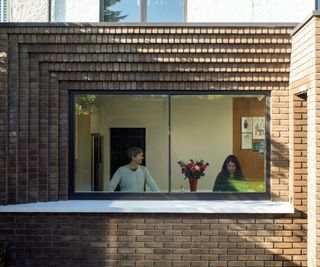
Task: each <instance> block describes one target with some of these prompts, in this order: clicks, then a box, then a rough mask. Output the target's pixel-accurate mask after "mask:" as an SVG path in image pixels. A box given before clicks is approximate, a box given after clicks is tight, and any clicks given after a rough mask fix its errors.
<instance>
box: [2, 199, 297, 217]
mask: <svg viewBox="0 0 320 267" xmlns="http://www.w3.org/2000/svg"><path fill="white" fill-rule="evenodd" d="M0 212H30V213H33V212H43V213H52V212H59V213H60V212H66V213H92V212H94V213H96V212H98V213H225V214H226V213H251V214H259V213H260V214H261V213H271V214H276V213H278V214H279V213H281V214H284V213H294V208H293V206H292V204H291V203H289V202H272V201H220V200H219V201H128V200H127V201H122V200H68V201H56V202H38V203H30V204H17V205H1V206H0Z"/></svg>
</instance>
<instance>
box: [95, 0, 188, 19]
mask: <svg viewBox="0 0 320 267" xmlns="http://www.w3.org/2000/svg"><path fill="white" fill-rule="evenodd" d="M147 4H148V0H140V21H139V22H136V23H152V24H154V23H164V22H148V21H147ZM187 4H188V0H183V8H184V9H183V21H181V22H179V23H185V22H187V10H188V8H187ZM103 8H104V0H100V5H99V10H100V16H99V17H100V18H99V20H100V22H104V23H110V22H108V21H104V20H103V17H104V14H103ZM111 23H112V22H111ZM113 23H123V22H121V21H119V22H113ZM128 23H135V22H128ZM168 23H173V22H168Z"/></svg>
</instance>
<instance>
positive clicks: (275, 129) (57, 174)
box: [0, 24, 307, 267]
mask: <svg viewBox="0 0 320 267" xmlns="http://www.w3.org/2000/svg"><path fill="white" fill-rule="evenodd" d="M290 31H291V28H289V27H284V26H283V27H281V26H274V27H262V26H251V27H249V26H247V27H245V26H241V27H237V26H234V27H231V26H217V25H212V26H187V25H186V26H108V25H103V24H101V25H100V26H97V25H96V26H89V25H88V26H83V25H79V26H77V25H73V26H69V27H67V26H62V25H60V26H59V25H55V26H47V27H46V26H41V27H37V26H36V25H34V26H29V27H21V26H11V27H1V28H0V38H1V42H0V49H1V51H0V56H1V58H0V60H1V62H0V64H1V65H0V67H1V70H2V71H0V92H1V93H0V102H1V104H4V105H1V106H0V110H1V112H0V119H1V120H2V119H3V120H4V122H6V123H4V126H3V127H2V126H1V128H0V140H1V141H0V145H1V148H3V150H1V151H0V153H1V157H0V172H1V173H3V174H4V175H3V176H1V177H0V189H1V190H0V201H1V202H0V203H1V204H7V203H26V202H37V201H51V200H64V199H68V182H69V180H68V179H69V176H68V161H69V159H68V149H69V134H68V123H69V121H68V120H69V91H70V90H88V91H90V90H97V91H99V90H101V91H119V90H126V91H134V90H139V91H140V92H141V91H146V92H147V91H150V90H152V91H159V90H163V91H168V90H177V91H178V90H183V91H206V92H208V93H210V92H213V91H221V90H223V91H227V90H228V91H231V90H234V91H238V90H241V91H243V92H244V93H245V92H247V91H255V92H259V91H260V92H261V91H270V92H271V97H270V112H269V115H270V139H271V140H270V143H271V155H270V177H271V181H270V182H271V196H272V198H273V200H285V201H286V200H288V199H289V197H290V200H292V202H293V203H294V204H295V205H296V213H295V214H293V215H274V216H272V215H245V214H233V215H225V214H222V215H221V214H220V215H201V214H196V215H191V214H183V215H169V214H166V215H154V214H148V215H146V214H139V215H138V214H137V215H130V214H121V215H116V214H44V213H40V214H28V215H27V214H2V215H1V217H0V233H1V236H3V239H4V240H6V241H7V242H8V251H9V266H59V267H60V266H93V267H95V266H153V267H155V266H159V267H166V266H170V267H179V266H183V267H185V266H186V267H188V266H189V267H201V266H206V267H211V266H215V267H216V266H236V267H238V266H256V267H259V266H279V267H280V266H307V262H306V254H307V252H306V229H307V225H306V222H307V220H306V217H307V216H306V213H305V201H306V198H305V197H306V196H305V195H303V193H305V192H306V184H305V183H303V182H302V183H299V182H300V180H303V179H304V178H305V176H299V177H297V178H296V179H294V181H293V182H291V181H292V179H293V178H292V177H291V176H290V177H289V167H290V165H289V103H290V99H291V98H290V97H291V96H290V95H289V91H288V85H289V64H290V53H291V37H290V35H289V34H290ZM290 184H293V186H292V188H294V190H292V191H289V187H290ZM299 190H300V191H299ZM289 193H290V194H289ZM190 204H192V203H191V202H190Z"/></svg>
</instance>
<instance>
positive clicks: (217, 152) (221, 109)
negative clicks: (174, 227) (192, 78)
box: [171, 96, 233, 191]
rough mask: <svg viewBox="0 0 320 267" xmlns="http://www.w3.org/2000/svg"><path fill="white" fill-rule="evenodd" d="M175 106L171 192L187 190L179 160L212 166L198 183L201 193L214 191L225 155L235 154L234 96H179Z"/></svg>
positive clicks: (176, 98) (173, 106) (173, 111)
mask: <svg viewBox="0 0 320 267" xmlns="http://www.w3.org/2000/svg"><path fill="white" fill-rule="evenodd" d="M171 103H172V110H171V112H172V114H173V116H172V131H171V132H172V135H171V151H172V154H171V166H172V169H171V175H172V189H173V190H174V191H180V188H181V185H183V187H184V188H185V189H186V190H185V191H188V189H189V185H188V180H184V179H183V175H182V174H181V172H180V168H179V165H178V164H177V162H178V161H179V160H183V161H185V162H186V161H189V160H190V159H191V158H192V159H195V160H200V159H203V160H205V161H206V162H208V163H209V164H210V165H209V167H208V169H207V171H206V172H205V176H204V177H203V178H201V179H200V180H199V183H198V191H211V190H212V188H213V183H214V180H215V178H216V176H217V174H218V172H219V171H220V170H221V166H222V163H223V161H224V160H225V158H226V156H227V155H229V154H232V151H233V143H232V138H233V136H232V133H233V130H232V129H233V127H232V125H233V118H232V97H227V96H211V97H207V96H200V97H199V96H178V97H174V98H173V99H172V101H171Z"/></svg>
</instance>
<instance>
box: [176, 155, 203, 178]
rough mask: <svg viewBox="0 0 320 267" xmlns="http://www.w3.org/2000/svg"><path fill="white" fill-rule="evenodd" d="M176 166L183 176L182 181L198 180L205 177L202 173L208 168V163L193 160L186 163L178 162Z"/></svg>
mask: <svg viewBox="0 0 320 267" xmlns="http://www.w3.org/2000/svg"><path fill="white" fill-rule="evenodd" d="M178 164H179V165H180V167H181V173H182V174H184V176H185V178H184V179H187V178H188V179H200V178H201V177H202V176H205V173H204V172H205V170H206V169H207V167H208V166H209V163H208V162H205V161H204V160H199V161H195V160H193V159H190V162H188V163H185V162H183V161H182V160H180V161H178Z"/></svg>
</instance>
